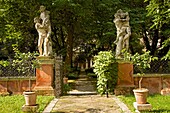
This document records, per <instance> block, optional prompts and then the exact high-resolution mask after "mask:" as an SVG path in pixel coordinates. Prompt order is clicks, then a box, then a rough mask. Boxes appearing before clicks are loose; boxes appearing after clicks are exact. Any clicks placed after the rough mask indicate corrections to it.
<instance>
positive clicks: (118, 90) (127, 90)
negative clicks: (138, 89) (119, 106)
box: [114, 85, 135, 96]
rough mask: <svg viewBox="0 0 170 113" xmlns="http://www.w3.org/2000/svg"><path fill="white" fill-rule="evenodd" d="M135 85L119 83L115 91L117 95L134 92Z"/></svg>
mask: <svg viewBox="0 0 170 113" xmlns="http://www.w3.org/2000/svg"><path fill="white" fill-rule="evenodd" d="M134 87H135V86H134V85H124V86H123V85H122V86H120V85H118V86H116V88H115V90H114V93H115V95H116V96H117V95H130V94H133V92H132V90H133V89H134Z"/></svg>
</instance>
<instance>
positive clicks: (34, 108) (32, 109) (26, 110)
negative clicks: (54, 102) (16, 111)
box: [22, 104, 39, 113]
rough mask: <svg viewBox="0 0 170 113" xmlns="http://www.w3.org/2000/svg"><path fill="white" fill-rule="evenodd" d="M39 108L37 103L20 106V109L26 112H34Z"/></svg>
mask: <svg viewBox="0 0 170 113" xmlns="http://www.w3.org/2000/svg"><path fill="white" fill-rule="evenodd" d="M38 108H39V105H38V104H36V105H35V106H27V105H23V106H22V111H23V112H28V113H30V112H31V113H36V112H37V109H38Z"/></svg>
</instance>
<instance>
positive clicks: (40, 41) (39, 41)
mask: <svg viewBox="0 0 170 113" xmlns="http://www.w3.org/2000/svg"><path fill="white" fill-rule="evenodd" d="M42 44H43V37H42V36H41V35H39V39H38V50H39V53H40V56H42Z"/></svg>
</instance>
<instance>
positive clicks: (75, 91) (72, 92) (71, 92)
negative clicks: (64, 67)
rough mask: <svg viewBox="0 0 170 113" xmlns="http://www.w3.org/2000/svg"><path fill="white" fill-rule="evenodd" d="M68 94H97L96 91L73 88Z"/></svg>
mask: <svg viewBox="0 0 170 113" xmlns="http://www.w3.org/2000/svg"><path fill="white" fill-rule="evenodd" d="M67 94H68V95H97V92H96V91H78V90H72V91H69V92H68V93H67Z"/></svg>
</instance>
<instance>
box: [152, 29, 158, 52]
mask: <svg viewBox="0 0 170 113" xmlns="http://www.w3.org/2000/svg"><path fill="white" fill-rule="evenodd" d="M158 39H159V31H158V29H155V30H154V37H153V39H152V49H151V55H154V54H155V51H156V47H157V43H158Z"/></svg>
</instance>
